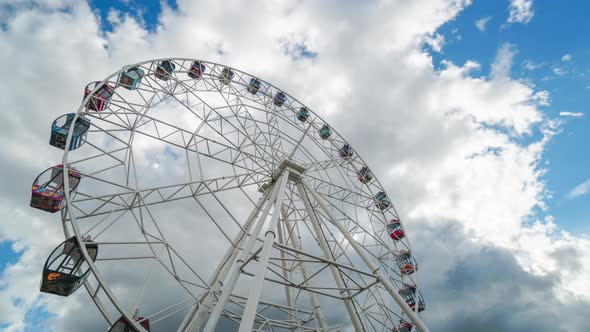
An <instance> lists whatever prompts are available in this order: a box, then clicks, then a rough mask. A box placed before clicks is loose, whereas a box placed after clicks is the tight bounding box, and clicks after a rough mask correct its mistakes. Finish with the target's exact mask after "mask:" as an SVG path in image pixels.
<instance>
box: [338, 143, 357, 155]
mask: <svg viewBox="0 0 590 332" xmlns="http://www.w3.org/2000/svg"><path fill="white" fill-rule="evenodd" d="M338 155H340V158H350V157H352V156H353V155H354V153H352V148H351V147H350V145H348V143H347V144H344V145H343V146H342V147H341V148H340V150H338Z"/></svg>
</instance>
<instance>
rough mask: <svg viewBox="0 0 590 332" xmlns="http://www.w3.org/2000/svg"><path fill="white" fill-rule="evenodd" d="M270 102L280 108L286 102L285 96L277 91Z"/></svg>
mask: <svg viewBox="0 0 590 332" xmlns="http://www.w3.org/2000/svg"><path fill="white" fill-rule="evenodd" d="M272 100H273V103H274V104H275V106H277V107H281V106H283V104H284V103H285V101H286V100H287V96H286V95H285V94H284V93H283V92H281V91H279V92H277V94H276V95H275V96H274V98H273V99H272Z"/></svg>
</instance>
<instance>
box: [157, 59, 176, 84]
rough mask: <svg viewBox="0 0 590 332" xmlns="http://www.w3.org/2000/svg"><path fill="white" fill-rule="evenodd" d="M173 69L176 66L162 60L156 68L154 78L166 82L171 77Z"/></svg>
mask: <svg viewBox="0 0 590 332" xmlns="http://www.w3.org/2000/svg"><path fill="white" fill-rule="evenodd" d="M174 69H176V65H175V64H174V63H172V61H170V60H164V61H162V62H160V64H159V65H158V67H157V68H156V78H158V79H161V80H162V81H167V80H169V79H170V77H171V76H172V73H173V72H174Z"/></svg>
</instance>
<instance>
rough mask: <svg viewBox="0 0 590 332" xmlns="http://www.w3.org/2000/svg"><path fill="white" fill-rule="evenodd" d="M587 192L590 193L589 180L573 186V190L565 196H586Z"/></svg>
mask: <svg viewBox="0 0 590 332" xmlns="http://www.w3.org/2000/svg"><path fill="white" fill-rule="evenodd" d="M588 192H590V180H586V181H584V182H582V183H580V184H579V185H577V186H575V187H574V189H572V190H570V192H569V193H568V194H567V197H568V198H576V197H580V196H583V195H586V194H588Z"/></svg>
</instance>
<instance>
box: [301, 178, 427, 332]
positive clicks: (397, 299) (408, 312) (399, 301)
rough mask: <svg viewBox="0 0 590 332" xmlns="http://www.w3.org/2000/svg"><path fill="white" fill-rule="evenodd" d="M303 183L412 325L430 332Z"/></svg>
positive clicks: (330, 212) (328, 210) (315, 194)
mask: <svg viewBox="0 0 590 332" xmlns="http://www.w3.org/2000/svg"><path fill="white" fill-rule="evenodd" d="M301 182H302V183H303V185H304V186H305V189H307V191H308V192H309V193H311V195H312V196H313V197H314V198H315V200H316V201H317V202H318V204H319V205H320V207H321V208H322V210H324V212H325V213H326V214H327V215H328V217H329V218H330V222H331V223H332V224H333V225H334V226H336V227H337V228H338V230H339V231H340V233H342V235H343V236H344V237H345V238H346V240H347V241H348V242H349V243H350V245H351V246H352V247H353V249H354V250H355V251H356V253H357V254H358V255H359V256H360V257H361V259H362V260H363V261H364V262H365V264H367V266H368V267H369V269H371V271H372V272H373V274H375V277H377V279H378V280H379V282H381V284H382V285H383V286H384V287H385V289H386V290H387V292H389V294H390V295H391V296H392V297H393V299H394V300H395V302H397V304H398V305H399V306H400V307H401V308H402V310H403V311H404V313H405V314H406V315H408V318H410V320H411V321H412V323H414V325H415V326H416V327H417V328H418V330H420V331H421V332H430V330H429V329H428V327H426V325H425V324H424V323H423V322H422V320H420V318H419V317H418V315H417V314H416V313H415V312H414V311H413V310H412V309H411V308H410V306H409V305H408V304H407V303H406V301H404V299H403V298H402V297H401V295H399V293H398V291H397V289H396V288H395V286H394V285H393V283H392V282H391V280H389V278H387V276H386V275H385V274H384V273H383V272H382V271H381V270H379V267H378V266H377V264H375V262H373V260H371V258H370V257H369V255H368V254H367V252H366V251H365V249H363V247H362V246H361V245H360V244H359V243H358V242H357V241H356V240H355V239H354V238H353V237H352V235H350V234H349V233H348V231H347V230H346V228H345V227H344V226H342V224H340V223H339V222H338V220H336V218H335V217H334V215H333V214H332V211H330V209H328V207H327V205H326V203H325V202H324V200H323V198H322V197H320V196H319V195H318V194H317V193H316V192H315V190H313V188H311V186H310V185H309V184H308V183H307V181H306V180H305V179H301Z"/></svg>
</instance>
